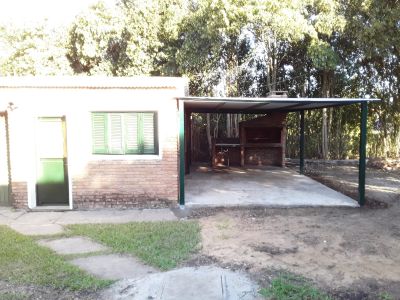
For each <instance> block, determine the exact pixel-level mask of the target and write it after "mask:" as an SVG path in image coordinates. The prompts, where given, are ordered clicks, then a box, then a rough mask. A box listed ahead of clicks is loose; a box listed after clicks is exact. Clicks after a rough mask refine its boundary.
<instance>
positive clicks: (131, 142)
mask: <svg viewBox="0 0 400 300" xmlns="http://www.w3.org/2000/svg"><path fill="white" fill-rule="evenodd" d="M139 152H140V151H139V140H138V114H137V113H127V114H125V153H126V154H137V153H139Z"/></svg>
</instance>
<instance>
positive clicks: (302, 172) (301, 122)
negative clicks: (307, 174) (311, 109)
mask: <svg viewBox="0 0 400 300" xmlns="http://www.w3.org/2000/svg"><path fill="white" fill-rule="evenodd" d="M300 174H304V110H302V111H300Z"/></svg>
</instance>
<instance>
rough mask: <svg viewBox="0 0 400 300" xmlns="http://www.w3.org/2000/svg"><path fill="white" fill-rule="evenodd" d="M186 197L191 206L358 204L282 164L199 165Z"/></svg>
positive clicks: (189, 179) (187, 182)
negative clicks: (217, 167)
mask: <svg viewBox="0 0 400 300" xmlns="http://www.w3.org/2000/svg"><path fill="white" fill-rule="evenodd" d="M185 198H186V205H187V206H189V207H201V206H214V207H217V206H268V207H303V206H346V207H358V203H357V202H356V201H355V200H353V199H351V198H349V197H347V196H345V195H343V194H341V193H339V192H337V191H334V190H332V189H330V188H328V187H327V186H325V185H323V184H321V183H319V182H317V181H315V180H313V179H311V178H309V177H307V176H304V175H300V174H298V173H297V172H295V171H293V170H291V169H288V168H280V167H262V168H257V167H255V168H237V167H230V168H220V169H211V168H209V167H207V166H197V167H196V168H193V170H192V172H191V173H190V174H189V175H187V176H186V177H185Z"/></svg>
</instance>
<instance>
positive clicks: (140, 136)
mask: <svg viewBox="0 0 400 300" xmlns="http://www.w3.org/2000/svg"><path fill="white" fill-rule="evenodd" d="M187 85H188V82H187V80H186V79H183V78H165V77H163V78H161V77H137V78H98V77H62V78H57V77H45V78H43V77H42V78H41V77H21V78H18V77H14V78H2V79H1V80H0V112H1V115H0V126H1V124H3V126H2V131H0V133H3V134H1V135H0V145H2V149H3V148H4V151H3V153H5V152H6V150H5V148H6V147H4V146H5V145H6V144H7V145H8V149H9V150H8V152H9V168H7V165H6V164H5V163H4V162H5V161H4V160H2V162H3V164H2V165H1V167H0V168H1V173H2V174H5V173H6V172H8V171H7V169H10V172H9V173H10V174H9V175H10V184H9V187H8V188H9V189H10V194H11V197H10V199H11V201H12V202H11V205H13V206H14V207H17V208H35V207H38V206H50V207H51V206H55V205H57V206H61V207H65V208H78V209H82V208H99V207H106V208H108V207H118V208H126V207H157V206H171V205H172V203H173V204H174V205H176V203H177V199H178V179H179V178H178V164H179V160H178V126H179V122H178V100H177V97H180V96H185V93H186V91H187ZM5 118H7V131H8V134H7V135H6V134H5V133H4V132H5V130H4V125H5V122H4V119H5ZM6 136H8V138H7V137H6ZM7 139H8V141H7ZM3 177H6V176H2V178H3ZM3 181H4V180H3ZM3 187H4V185H3ZM3 190H4V188H3ZM3 194H4V192H3ZM3 198H4V197H3Z"/></svg>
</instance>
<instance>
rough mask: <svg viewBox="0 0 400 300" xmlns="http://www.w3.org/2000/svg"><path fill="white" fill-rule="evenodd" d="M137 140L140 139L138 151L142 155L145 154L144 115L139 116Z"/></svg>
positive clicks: (139, 114)
mask: <svg viewBox="0 0 400 300" xmlns="http://www.w3.org/2000/svg"><path fill="white" fill-rule="evenodd" d="M137 122H138V123H137V134H138V135H137V139H138V148H139V149H138V150H139V153H140V154H142V153H143V152H144V137H143V114H142V113H138V114H137Z"/></svg>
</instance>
